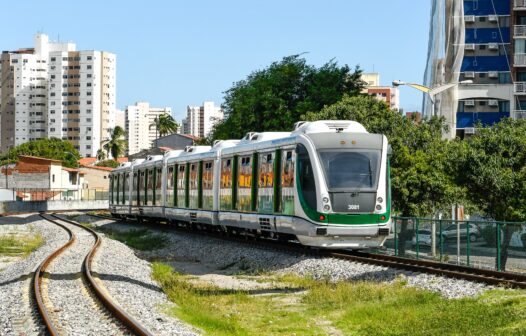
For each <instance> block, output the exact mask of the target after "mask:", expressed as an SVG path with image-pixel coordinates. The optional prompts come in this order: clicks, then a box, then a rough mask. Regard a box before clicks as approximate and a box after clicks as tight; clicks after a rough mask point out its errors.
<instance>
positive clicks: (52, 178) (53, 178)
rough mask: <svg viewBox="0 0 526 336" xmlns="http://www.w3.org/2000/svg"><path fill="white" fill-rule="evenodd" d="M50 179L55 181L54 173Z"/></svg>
mask: <svg viewBox="0 0 526 336" xmlns="http://www.w3.org/2000/svg"><path fill="white" fill-rule="evenodd" d="M51 181H52V182H53V183H54V182H55V174H53V175H51Z"/></svg>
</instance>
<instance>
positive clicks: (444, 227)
mask: <svg viewBox="0 0 526 336" xmlns="http://www.w3.org/2000/svg"><path fill="white" fill-rule="evenodd" d="M393 233H394V237H393V238H392V239H388V240H387V242H386V244H385V247H386V249H385V250H384V251H383V253H390V254H394V255H398V256H405V257H408V258H415V259H434V260H437V261H441V262H447V263H455V264H458V265H466V266H471V267H476V268H486V269H495V270H498V271H504V270H506V271H510V272H520V273H524V272H526V223H516V222H515V223H513V222H496V221H469V220H462V221H455V220H445V219H426V218H416V217H409V218H404V217H394V218H393Z"/></svg>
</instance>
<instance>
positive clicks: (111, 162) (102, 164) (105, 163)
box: [95, 160, 119, 168]
mask: <svg viewBox="0 0 526 336" xmlns="http://www.w3.org/2000/svg"><path fill="white" fill-rule="evenodd" d="M95 166H97V167H110V168H117V167H118V166H119V163H118V162H117V161H115V160H104V161H100V162H97V163H96V164H95Z"/></svg>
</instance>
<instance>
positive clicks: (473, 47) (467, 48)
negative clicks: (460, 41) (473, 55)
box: [465, 43, 475, 50]
mask: <svg viewBox="0 0 526 336" xmlns="http://www.w3.org/2000/svg"><path fill="white" fill-rule="evenodd" d="M465 49H466V50H475V44H473V43H468V44H466V46H465Z"/></svg>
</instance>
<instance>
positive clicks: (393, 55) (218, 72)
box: [0, 0, 431, 120]
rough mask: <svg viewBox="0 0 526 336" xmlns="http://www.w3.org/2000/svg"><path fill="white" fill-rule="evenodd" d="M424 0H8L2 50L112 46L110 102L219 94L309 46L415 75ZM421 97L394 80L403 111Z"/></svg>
mask: <svg viewBox="0 0 526 336" xmlns="http://www.w3.org/2000/svg"><path fill="white" fill-rule="evenodd" d="M430 2H431V1H429V0H366V1H358V0H332V1H328V0H325V1H321V0H320V1H313V0H288V1H287V0H281V1H278V0H265V1H247V0H244V1H243V0H223V1H212V0H208V1H205V0H187V1H182V0H173V1H168V0H166V1H160V0H150V1H134V0H128V1H117V0H106V1H99V0H91V1H85V0H84V1H66V0H58V1H57V0H55V1H36V0H25V1H16V2H15V1H10V2H9V3H8V4H5V5H4V9H7V10H6V11H5V12H4V13H10V14H9V15H3V16H2V19H1V22H2V27H4V29H5V28H6V27H10V29H9V30H7V31H6V30H4V31H3V32H2V34H1V39H0V48H1V49H2V50H11V49H16V48H20V47H31V46H33V37H34V35H35V34H36V33H37V32H39V31H41V32H44V33H46V34H48V35H49V36H50V38H51V39H52V40H57V38H58V37H59V36H60V40H61V41H73V42H75V43H76V44H77V49H79V50H90V49H95V50H106V51H110V52H114V53H116V54H117V106H118V107H119V108H123V107H125V106H126V105H129V104H133V103H134V102H136V101H149V102H150V103H151V104H152V105H154V106H171V107H172V108H173V111H174V115H175V117H176V118H177V119H178V120H180V119H181V118H182V117H183V116H184V114H185V113H186V112H185V109H186V105H199V104H201V103H202V102H203V101H204V100H213V101H216V102H221V101H222V98H223V92H224V91H225V90H227V89H228V88H229V87H230V86H231V85H232V83H233V82H235V81H238V80H241V79H243V78H245V77H246V76H247V75H248V74H249V73H250V72H251V71H253V70H256V69H261V68H264V67H266V66H267V65H269V64H270V63H271V62H273V61H276V60H280V59H281V58H282V57H283V56H287V55H292V54H298V53H302V52H306V53H307V54H305V57H306V59H307V60H308V62H309V63H311V64H314V65H317V66H320V65H322V64H324V63H325V62H327V61H328V60H330V59H332V58H334V59H335V60H336V61H338V62H339V63H340V64H349V65H351V66H354V65H357V64H359V65H360V66H361V67H362V69H363V70H364V71H366V72H372V71H373V70H374V71H375V72H379V73H380V75H381V82H382V84H384V85H386V84H390V83H391V81H392V80H394V79H400V80H404V81H413V82H417V83H421V82H422V78H423V74H424V68H425V61H426V50H427V38H428V31H429V23H428V22H429V14H430ZM421 101H422V95H421V94H420V93H419V92H417V91H414V90H412V89H410V88H401V105H402V107H403V108H404V109H405V110H406V111H414V110H420V109H421Z"/></svg>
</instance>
